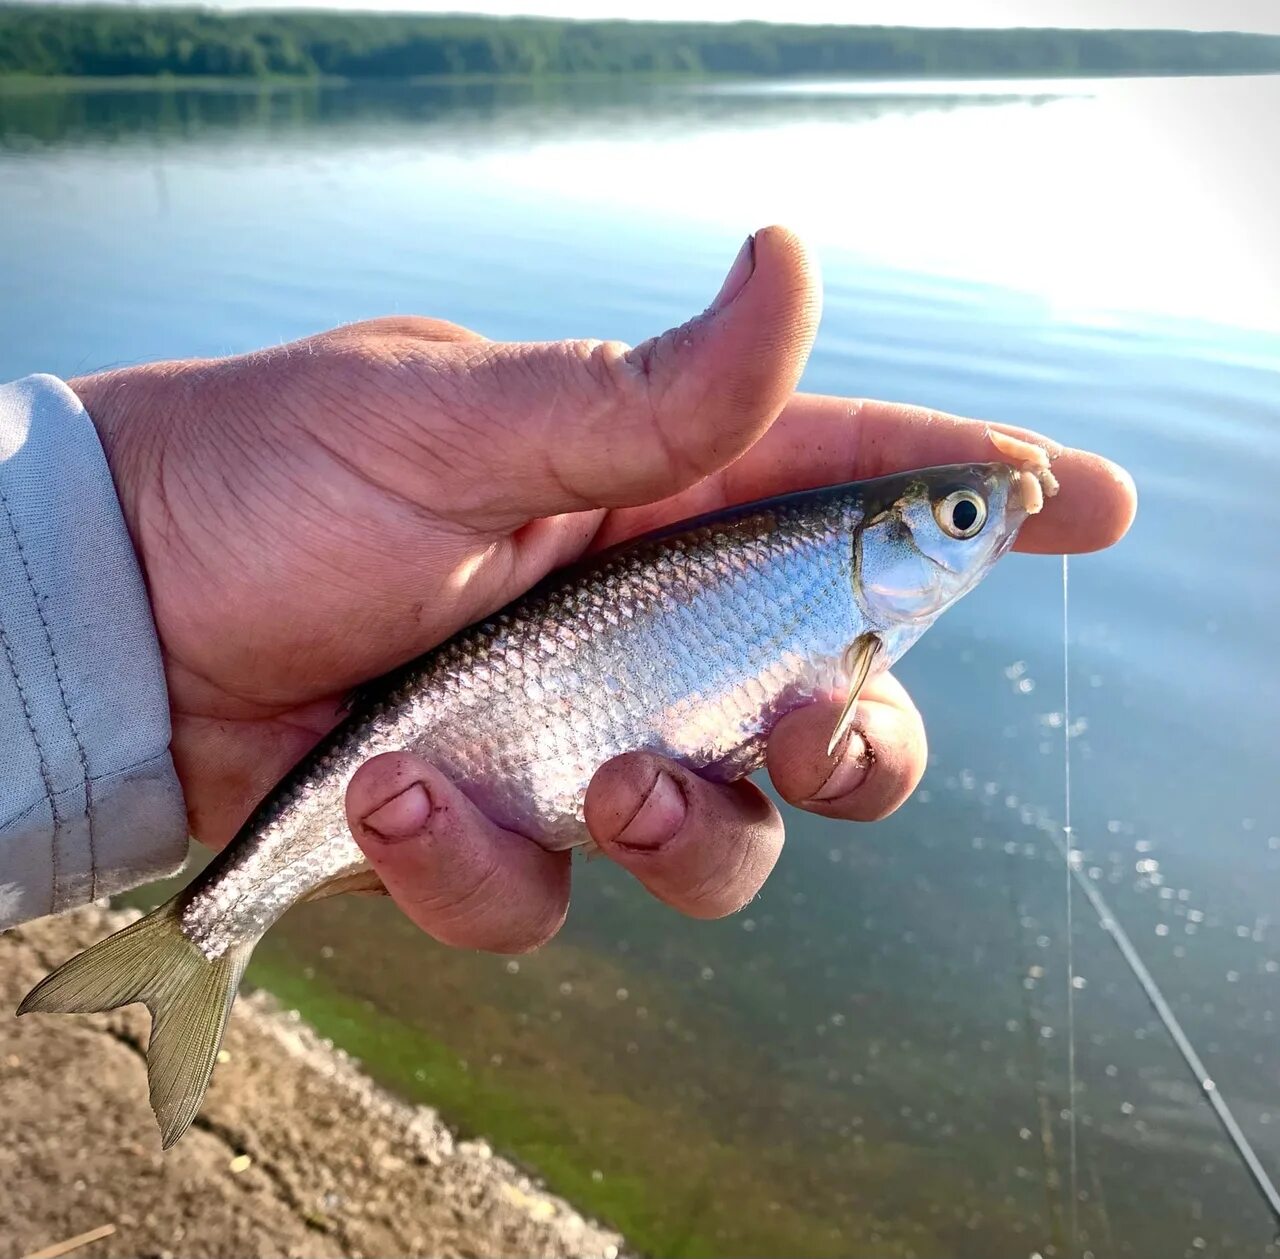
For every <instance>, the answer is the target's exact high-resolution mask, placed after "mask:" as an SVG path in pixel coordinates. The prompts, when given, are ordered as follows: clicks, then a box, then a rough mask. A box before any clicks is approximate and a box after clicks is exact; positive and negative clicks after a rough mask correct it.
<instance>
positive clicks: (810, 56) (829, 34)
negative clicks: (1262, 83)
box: [0, 4, 1280, 79]
mask: <svg viewBox="0 0 1280 1259" xmlns="http://www.w3.org/2000/svg"><path fill="white" fill-rule="evenodd" d="M1278 70H1280V36H1264V35H1248V34H1241V33H1234V32H1221V33H1209V34H1202V33H1196V32H1190V31H1125V30H1112V31H1088V30H1035V29H1016V30H961V29H956V30H929V29H919V28H911V27H867V26H785V25H773V24H765V23H760V22H737V23H729V24H720V23H692V22H690V23H685V22H630V21H625V22H624V21H607V22H600V21H561V20H552V19H541V18H484V17H454V16H436V15H429V14H388V13H345V12H333V11H329V12H326V11H306V12H278V13H276V12H225V11H223V12H218V11H213V10H206V9H198V8H170V9H165V8H152V7H149V6H148V7H132V6H105V5H89V6H71V5H61V4H59V5H36V4H9V5H4V4H0V75H3V74H25V75H41V76H76V77H80V76H94V77H121V76H133V75H148V76H149V75H174V76H184V77H186V76H230V77H236V78H266V77H277V76H281V77H289V78H319V77H335V78H343V79H405V78H441V77H464V78H465V77H538V76H547V75H578V74H652V75H753V76H759V75H770V76H786V75H790V76H798V75H814V76H817V75H845V76H867V77H870V76H912V77H915V76H920V77H925V76H934V77H941V76H947V77H1002V76H1015V75H1026V76H1037V77H1039V76H1056V75H1091V76H1101V75H1117V74H1235V73H1247V72H1274V71H1278Z"/></svg>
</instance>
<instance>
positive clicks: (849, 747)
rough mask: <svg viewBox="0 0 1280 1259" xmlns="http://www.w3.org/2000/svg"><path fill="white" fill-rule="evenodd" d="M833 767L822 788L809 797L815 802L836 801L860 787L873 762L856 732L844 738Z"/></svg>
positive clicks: (865, 745) (853, 731)
mask: <svg viewBox="0 0 1280 1259" xmlns="http://www.w3.org/2000/svg"><path fill="white" fill-rule="evenodd" d="M834 759H835V765H834V766H833V767H832V770H831V773H830V774H828V775H827V778H826V781H825V782H823V784H822V786H821V787H819V788H818V790H817V791H815V792H814V793H813V795H812V796H810V797H809V799H810V800H812V801H815V802H822V801H826V800H838V799H839V798H840V797H841V796H847V795H848V794H849V793H850V792H851V791H856V790H857V789H858V788H859V787H860V786H862V783H863V781H864V780H865V779H866V776H867V773H868V771H869V770H870V769H871V765H872V763H873V762H874V760H875V757H874V756H873V755H872V754H871V749H870V748H869V747H868V746H867V741H866V740H865V739H864V738H863V737H862V736H861V735H860V734H859V733H858V732H857V731H856V730H850V731H849V733H848V735H846V736H845V740H844V746H843V747H842V748H840V749H839V750H837V752H836V756H835V758H834Z"/></svg>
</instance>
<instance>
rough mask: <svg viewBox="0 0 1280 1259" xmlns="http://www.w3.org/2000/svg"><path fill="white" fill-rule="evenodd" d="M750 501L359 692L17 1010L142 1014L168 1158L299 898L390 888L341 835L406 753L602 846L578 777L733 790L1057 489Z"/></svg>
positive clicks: (514, 820) (924, 485)
mask: <svg viewBox="0 0 1280 1259" xmlns="http://www.w3.org/2000/svg"><path fill="white" fill-rule="evenodd" d="M992 440H993V442H994V443H995V445H996V447H997V449H998V451H999V452H1000V453H1001V454H1003V455H1005V456H1006V457H1007V458H1012V459H1014V460H1016V462H1017V463H1018V464H1019V465H1020V466H1019V467H1011V466H1009V464H1007V463H981V464H961V465H954V466H950V467H941V468H930V469H926V470H923V471H918V472H909V473H903V474H899V475H896V476H890V477H884V478H880V479H878V480H874V481H864V482H860V483H851V484H847V485H840V486H834V487H831V488H828V489H820V490H812V491H807V492H804V493H799V494H792V495H788V496H786V497H783V498H777V499H772V500H769V501H765V502H759V503H752V504H748V505H746V506H740V507H734V508H731V509H729V510H726V511H723V512H719V513H717V514H715V515H713V516H709V517H705V518H701V519H698V520H693V521H688V522H685V523H683V524H681V525H678V526H675V527H673V528H669V529H665V530H663V531H661V532H659V533H655V534H652V535H649V536H647V537H645V538H641V539H638V540H636V541H633V542H630V543H627V544H625V545H623V546H621V547H618V548H615V549H614V550H611V551H608V552H605V553H603V554H601V555H599V556H596V557H594V558H592V559H591V560H589V561H587V562H586V563H584V564H582V565H580V566H578V567H577V568H574V569H570V570H567V571H565V572H564V573H560V574H556V575H554V576H553V577H552V578H550V579H549V580H548V581H547V582H545V583H544V584H543V585H542V586H540V587H538V588H537V589H535V590H533V591H531V592H530V593H529V594H527V595H525V596H523V597H522V598H520V599H518V600H517V601H516V602H514V603H512V604H510V605H509V606H508V607H507V608H505V609H504V610H502V611H501V612H498V613H496V614H495V615H494V616H492V617H491V618H490V619H489V620H487V621H485V622H483V623H482V624H480V625H476V626H473V627H472V628H470V629H467V630H464V631H463V632H461V633H460V634H458V635H456V636H455V637H454V638H452V639H451V640H450V641H448V642H446V643H444V644H443V645H442V646H440V647H438V648H436V649H435V650H434V651H431V652H429V653H427V654H426V655H425V656H422V657H420V658H419V659H417V660H415V661H413V662H412V663H410V664H408V665H406V666H405V667H404V668H403V669H401V670H399V671H397V672H395V673H393V674H391V675H389V676H388V677H386V678H384V679H382V680H381V681H380V682H378V683H376V684H375V685H373V686H371V687H369V688H367V689H366V690H364V691H363V692H361V693H360V694H359V695H358V696H357V697H356V699H355V701H354V702H353V704H352V708H351V711H350V714H349V716H348V717H347V719H346V720H345V721H344V722H343V724H342V725H340V726H339V727H338V728H337V729H335V730H334V731H333V732H332V734H330V735H329V736H327V737H326V738H325V739H324V740H323V741H322V742H321V743H320V744H319V745H318V746H317V747H316V749H315V750H314V751H313V752H312V753H311V754H310V755H308V756H307V757H306V758H305V759H304V760H303V761H302V762H301V763H300V764H299V765H298V766H297V767H296V768H295V769H294V770H293V771H292V772H291V773H290V774H289V775H288V777H287V778H285V779H284V781H283V782H281V784H280V785H279V786H278V787H277V788H276V790H275V791H274V792H272V794H271V795H270V797H269V798H268V799H267V800H265V801H264V802H263V804H262V805H261V806H260V807H259V808H258V809H257V811H256V812H255V813H254V814H253V816H252V817H251V818H250V819H249V820H248V821H247V822H246V823H245V825H244V827H243V828H242V829H241V831H240V833H239V834H238V835H237V837H236V838H235V840H233V841H232V843H231V844H230V845H229V846H228V847H227V848H226V849H225V850H224V851H223V852H222V853H221V854H220V855H219V856H218V857H217V858H216V859H215V860H214V861H213V863H212V864H211V865H210V866H209V867H208V868H207V869H206V870H205V871H204V872H203V873H202V874H200V876H199V877H198V878H196V879H195V880H194V881H193V882H192V883H191V884H190V886H188V887H187V888H186V889H184V890H183V891H182V892H181V893H179V894H178V895H177V896H176V897H174V899H173V900H171V901H169V902H168V903H167V904H165V905H163V906H161V907H160V908H159V909H157V910H155V911H154V912H152V913H151V914H148V915H147V916H146V917H145V918H141V919H139V920H138V921H137V922H135V923H132V924H131V925H130V926H128V927H126V928H125V929H124V930H123V931H120V932H118V933H117V934H115V935H113V936H111V937H109V938H108V939H106V940H104V941H102V942H101V943H99V944H97V945H95V946H94V947H92V948H90V949H87V950H86V951H85V952H84V953H81V954H80V955H79V956H77V957H74V958H72V959H71V960H70V961H69V962H67V963H66V964H65V965H64V966H62V967H61V968H60V969H59V970H57V971H55V972H54V973H53V974H52V975H50V976H49V977H48V978H46V979H45V980H44V981H43V982H41V983H40V984H39V985H37V986H36V987H35V988H34V989H33V990H32V991H31V993H30V994H29V995H28V996H27V998H26V999H25V1000H24V1001H23V1003H22V1005H21V1006H20V1007H19V1010H18V1013H19V1014H24V1013H27V1012H28V1011H59V1012H87V1011H93V1010H108V1009H114V1008H115V1007H117V1006H121V1005H127V1004H129V1003H130V1002H134V1001H141V1002H145V1004H146V1005H147V1007H148V1009H149V1010H150V1011H151V1016H152V1031H151V1040H150V1044H149V1045H148V1049H147V1068H148V1076H149V1080H150V1092H151V1105H152V1108H153V1110H154V1111H155V1115H156V1119H157V1121H158V1123H159V1125H160V1131H161V1135H162V1138H163V1142H164V1146H165V1148H166V1149H167V1148H168V1147H169V1146H171V1145H173V1143H174V1142H175V1141H177V1140H178V1138H179V1137H181V1136H182V1134H183V1133H184V1132H185V1131H186V1129H187V1127H188V1125H189V1124H190V1123H191V1121H192V1119H194V1117H195V1115H196V1112H197V1110H198V1109H199V1106H200V1103H201V1100H202V1099H203V1096H204V1092H205V1089H206V1088H207V1086H208V1082H209V1077H210V1074H211V1072H212V1070H213V1064H214V1060H215V1058H216V1056H217V1052H218V1046H219V1043H220V1042H221V1039H222V1033H223V1029H224V1027H225V1025H226V1020H227V1016H228V1014H229V1013H230V1009H231V1004H232V1002H233V1001H234V1000H235V994H236V988H237V985H238V984H239V981H240V977H241V975H242V974H243V972H244V968H245V965H246V964H247V962H248V960H249V955H250V953H251V952H252V951H253V948H254V946H255V945H256V944H257V942H258V940H259V939H260V938H261V937H262V935H263V934H264V933H265V932H266V931H267V929H268V928H269V927H270V926H271V925H272V924H273V923H274V922H275V921H276V919H277V918H279V917H280V915H281V914H283V913H284V911H285V910H286V909H288V908H289V906H291V905H293V904H294V903H296V902H297V901H300V900H305V899H314V898H316V897H318V896H324V895H329V894H330V893H332V892H335V891H342V890H346V889H349V888H353V887H356V886H360V885H362V884H363V885H365V886H369V885H370V884H371V883H376V879H375V878H374V876H373V873H372V871H371V869H370V867H369V865H368V863H367V862H366V861H365V859H364V856H363V854H362V853H361V851H360V849H359V847H358V846H357V845H356V843H355V841H354V840H353V839H352V837H351V835H350V832H349V831H348V828H347V822H346V814H345V809H344V798H345V793H346V788H347V784H348V782H349V781H350V779H351V776H352V775H353V774H354V773H355V771H356V770H357V769H358V768H359V767H360V766H361V765H362V764H363V763H364V762H365V761H366V760H368V758H369V757H371V756H374V755H376V754H378V753H380V752H386V751H392V750H399V749H409V750H412V751H413V752H416V753H418V754H419V755H421V756H423V757H425V758H426V759H427V760H429V761H431V762H432V763H433V764H435V765H437V766H439V767H440V769H441V770H442V771H443V772H444V773H446V774H447V775H448V776H449V777H450V778H451V779H452V780H453V781H454V782H456V783H457V784H458V785H459V787H461V788H462V790H463V791H465V792H466V793H467V795H468V796H470V797H471V798H472V799H473V800H475V802H476V803H477V804H478V805H479V806H480V807H481V808H482V809H484V810H485V811H486V812H487V813H488V814H489V815H490V816H491V817H492V818H493V819H494V820H495V821H497V822H498V823H499V824H501V825H502V826H505V827H508V828H510V829H512V830H515V831H519V832H521V833H523V834H525V835H527V836H529V838H530V839H531V840H532V841H535V842H537V843H540V844H542V845H544V846H545V847H547V848H553V849H554V848H567V847H571V846H573V845H577V844H583V843H587V842H589V836H588V834H587V830H586V827H585V824H584V822H583V802H584V799H585V796H586V790H587V785H588V783H589V782H590V780H591V777H592V775H593V774H594V772H595V771H596V769H597V768H598V767H599V766H600V765H602V764H603V763H604V762H605V761H607V760H609V759H610V758H612V757H614V756H617V755H619V754H620V753H623V752H627V751H632V750H635V749H647V750H650V751H653V752H658V753H661V754H662V755H664V756H668V757H672V758H674V759H675V760H677V761H680V762H682V763H683V764H685V765H687V766H689V767H691V768H692V769H694V770H696V771H698V772H699V773H701V774H704V775H705V776H707V777H708V778H711V779H715V780H718V781H724V782H727V781H731V780H733V779H737V778H741V777H743V776H744V775H746V774H749V773H751V772H752V771H753V770H755V769H757V768H759V767H760V765H761V764H762V763H763V759H764V749H765V743H766V740H767V739H768V736H769V732H770V731H771V730H772V728H773V727H774V725H775V724H776V723H777V721H778V720H779V719H780V718H781V717H782V716H783V715H784V714H785V713H787V712H789V711H791V710H792V709H794V708H796V707H798V706H800V705H802V704H805V703H808V702H810V701H811V700H813V699H815V698H845V708H844V711H843V713H842V715H841V718H840V720H839V722H838V724H837V727H836V730H835V732H834V733H833V735H832V747H833V748H834V747H835V746H836V745H837V744H838V742H839V741H840V739H841V738H842V737H843V736H844V734H845V733H846V732H847V730H848V729H849V727H850V725H851V724H852V721H853V719H854V715H855V708H854V705H855V701H856V699H857V694H858V691H859V690H860V689H861V687H862V685H863V683H864V682H865V681H866V679H867V678H868V677H869V676H871V675H872V674H873V673H875V672H878V671H879V670H882V669H884V668H886V667H888V666H889V665H890V664H892V663H893V662H894V661H895V660H897V659H898V658H899V657H900V656H901V655H902V653H903V652H904V651H906V650H907V648H908V647H910V646H911V644H912V643H914V642H915V641H916V639H917V638H919V637H920V635H921V634H922V633H924V631H925V630H926V629H927V628H928V627H929V626H930V625H931V624H932V623H933V621H934V620H935V619H936V618H937V617H938V615H939V614H940V613H941V612H942V611H943V610H944V609H946V608H947V607H949V606H950V605H951V604H952V603H954V602H955V601H956V600H957V599H959V598H960V597H961V596H962V595H964V594H965V593H967V592H968V591H969V590H971V589H972V588H973V587H974V586H975V585H976V584H977V583H978V582H979V581H980V580H981V579H982V577H983V576H984V575H985V574H986V573H987V572H988V570H989V569H990V568H991V566H992V565H993V564H994V563H995V562H996V560H997V559H999V557H1000V556H1001V555H1003V554H1004V552H1005V551H1007V550H1008V549H1009V547H1010V546H1011V545H1012V544H1013V541H1014V537H1015V535H1016V534H1017V532H1018V529H1019V527H1020V526H1021V525H1022V523H1023V521H1024V520H1025V519H1026V518H1027V516H1028V515H1029V514H1031V513H1032V512H1035V511H1038V510H1039V508H1040V505H1041V503H1042V502H1043V494H1044V493H1045V492H1049V493H1052V492H1053V490H1054V489H1055V488H1056V486H1055V485H1054V483H1053V479H1052V476H1051V474H1050V473H1049V471H1048V460H1047V457H1046V456H1045V453H1044V452H1043V451H1042V450H1041V449H1040V448H1039V447H1035V446H1031V445H1029V444H1028V443H1025V442H1021V441H1018V440H1016V439H1012V438H1007V437H1003V436H1001V435H995V434H993V435H992Z"/></svg>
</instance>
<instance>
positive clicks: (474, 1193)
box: [0, 908, 622, 1259]
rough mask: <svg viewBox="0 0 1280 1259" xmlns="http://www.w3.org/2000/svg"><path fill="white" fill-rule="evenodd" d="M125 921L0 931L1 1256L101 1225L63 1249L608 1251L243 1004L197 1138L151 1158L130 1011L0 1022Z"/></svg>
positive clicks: (252, 1002) (101, 917) (564, 1214)
mask: <svg viewBox="0 0 1280 1259" xmlns="http://www.w3.org/2000/svg"><path fill="white" fill-rule="evenodd" d="M132 916H133V915H131V914H127V913H110V912H108V911H106V910H102V909H98V908H90V909H87V910H83V911H80V912H78V913H75V914H72V915H68V916H64V917H62V918H58V919H53V920H48V921H45V922H40V923H36V924H34V925H32V926H29V927H24V928H20V929H18V930H15V931H12V932H9V933H8V934H7V935H4V936H0V1256H5V1257H8V1256H14V1257H15V1259H16V1257H19V1256H23V1255H27V1254H29V1253H30V1252H33V1251H38V1250H40V1249H41V1248H43V1247H46V1246H49V1245H51V1244H53V1243H58V1242H61V1241H64V1240H66V1239H68V1238H72V1237H74V1236H77V1235H79V1234H83V1233H86V1232H89V1231H91V1230H94V1229H96V1228H98V1227H100V1226H105V1225H113V1226H114V1229H115V1231H114V1233H113V1234H112V1235H111V1236H108V1237H105V1238H102V1239H100V1240H97V1241H93V1242H91V1243H89V1244H87V1245H85V1246H84V1247H83V1248H80V1249H77V1250H76V1251H74V1252H73V1253H74V1254H75V1255H76V1256H83V1257H84V1259H105V1257H106V1256H120V1257H122V1259H124V1257H129V1259H132V1257H135V1256H155V1257H157V1259H159V1257H161V1256H173V1257H175V1259H197V1257H201V1256H209V1257H215V1256H216V1257H218V1259H233V1257H234V1259H240V1257H242V1256H277V1255H278V1256H286V1255H287V1256H298V1257H299V1259H302V1257H306V1259H311V1257H312V1256H314V1257H315V1259H327V1257H328V1256H353V1257H355V1256H369V1257H371V1259H372V1257H375V1256H376V1257H387V1259H390V1257H392V1256H408V1255H421V1256H442V1257H443V1256H459V1257H460V1256H500V1255H511V1256H527V1257H533V1256H555V1257H559V1256H565V1257H568V1256H575V1257H577V1256H604V1257H607V1259H614V1257H615V1256H617V1255H618V1254H619V1251H620V1249H621V1246H622V1240H621V1238H619V1237H618V1236H616V1235H615V1234H613V1233H610V1232H608V1231H606V1230H605V1229H602V1228H600V1227H598V1226H597V1225H594V1224H591V1223H589V1222H587V1221H585V1220H583V1219H582V1217H581V1216H579V1215H578V1214H577V1213H576V1212H575V1211H573V1210H572V1209H571V1208H570V1207H569V1206H567V1205H566V1204H565V1203H564V1202H562V1201H561V1200H559V1199H557V1198H555V1197H552V1196H551V1195H549V1194H547V1193H545V1192H543V1191H542V1190H541V1189H540V1188H539V1187H538V1186H537V1185H536V1184H535V1183H533V1182H531V1181H530V1179H529V1178H528V1177H527V1176H525V1175H524V1174H522V1173H521V1172H520V1171H519V1170H517V1169H516V1168H514V1167H513V1166H512V1165H511V1164H510V1163H508V1162H507V1161H506V1160H504V1159H501V1158H498V1157H496V1156H495V1155H494V1154H493V1153H492V1151H491V1150H490V1149H489V1147H488V1146H487V1145H486V1144H485V1143H484V1142H483V1141H459V1140H456V1139H455V1138H454V1136H453V1134H452V1133H451V1132H450V1131H449V1129H448V1128H446V1127H445V1126H444V1124H442V1123H441V1121H440V1119H439V1118H438V1117H437V1115H436V1114H435V1113H434V1112H433V1111H430V1110H428V1109H426V1108H422V1107H409V1106H405V1105H403V1104H401V1103H400V1102H398V1101H396V1100H395V1099H393V1098H391V1097H389V1096H388V1095H387V1094H386V1093H384V1092H383V1091H382V1090H380V1089H378V1088H377V1087H376V1086H374V1085H373V1084H371V1083H370V1082H369V1081H368V1080H367V1079H366V1078H365V1077H364V1076H362V1075H361V1074H360V1072H359V1071H358V1070H357V1069H356V1068H355V1067H354V1066H353V1065H352V1064H351V1063H350V1062H349V1061H347V1060H345V1059H344V1058H343V1057H342V1056H341V1055H340V1054H337V1053H335V1052H334V1051H333V1050H332V1049H329V1048H328V1047H326V1046H325V1045H324V1044H323V1043H322V1042H321V1041H320V1040H319V1039H318V1038H317V1037H316V1036H315V1034H314V1033H312V1032H311V1031H310V1029H308V1028H307V1027H306V1026H305V1025H303V1024H302V1023H300V1022H299V1021H298V1020H297V1019H296V1018H291V1017H290V1016H289V1014H288V1013H287V1012H284V1011H280V1010H277V1009H275V1008H273V1003H272V1002H271V1001H270V1000H269V999H268V998H266V997H264V996H261V995H259V996H255V997H253V998H250V999H247V1000H246V999H243V998H242V999H241V1001H240V1002H239V1003H238V1004H237V1008H236V1011H235V1013H234V1015H233V1016H232V1020H231V1025H230V1027H229V1029H228V1031H227V1037H226V1041H225V1043H224V1050H225V1057H224V1059H223V1060H222V1061H221V1064H220V1065H219V1067H218V1069H217V1071H216V1072H215V1074H214V1081H213V1086H212V1088H211V1089H210V1091H209V1096H208V1098H207V1100H206V1103H205V1107H204V1110H203V1112H202V1114H201V1115H200V1117H199V1118H198V1119H197V1121H196V1126H195V1127H194V1128H193V1129H192V1130H191V1131H190V1132H189V1133H188V1135H187V1136H186V1137H185V1138H184V1139H183V1140H182V1141H181V1142H179V1144H178V1145H177V1146H176V1147H175V1148H174V1149H173V1150H171V1151H170V1152H169V1153H168V1154H161V1152H160V1145H159V1140H158V1137H157V1134H156V1129H155V1126H154V1123H153V1121H152V1118H151V1114H150V1111H149V1110H148V1108H147V1103H146V1092H147V1090H146V1071H145V1068H144V1065H143V1059H142V1046H143V1044H145V1038H146V1014H145V1012H144V1011H143V1010H142V1009H141V1008H140V1007H133V1008H131V1009H128V1010H119V1011H115V1012H113V1013H111V1014H106V1015H93V1016H77V1017H66V1016H41V1015H32V1016H29V1017H27V1018H23V1019H13V1018H12V1017H11V1015H10V1013H9V1012H10V1011H11V1010H12V1009H13V1008H14V1007H15V1006H16V1005H17V1003H18V1001H19V1000H20V999H21V997H22V995H23V994H24V993H25V992H26V991H27V990H28V989H29V988H30V987H31V985H32V984H33V983H35V982H36V981H37V980H38V979H40V978H41V977H42V976H43V975H44V974H45V973H46V972H47V971H48V969H49V968H50V967H51V966H52V965H55V964H56V963H58V962H60V961H61V960H62V959H63V958H65V957H67V956H69V955H70V954H71V953H73V952H75V951H76V950H77V949H79V948H81V947H83V946H84V945H86V944H89V943H91V942H92V941H94V940H96V939H99V938H100V937H101V936H103V935H105V934H106V933H107V932H108V931H109V930H113V929H114V928H116V927H118V926H120V925H123V923H124V922H126V921H128V920H129V918H130V917H132Z"/></svg>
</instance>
